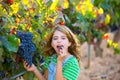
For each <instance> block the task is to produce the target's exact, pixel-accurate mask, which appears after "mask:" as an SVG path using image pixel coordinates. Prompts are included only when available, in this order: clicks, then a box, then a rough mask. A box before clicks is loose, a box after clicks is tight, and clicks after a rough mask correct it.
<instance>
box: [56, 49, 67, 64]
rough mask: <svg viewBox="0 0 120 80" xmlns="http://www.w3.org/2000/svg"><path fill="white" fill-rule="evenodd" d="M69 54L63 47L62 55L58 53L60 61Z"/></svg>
mask: <svg viewBox="0 0 120 80" xmlns="http://www.w3.org/2000/svg"><path fill="white" fill-rule="evenodd" d="M66 56H67V52H66V50H65V49H63V47H62V48H61V49H60V55H58V61H61V62H62V61H63V60H64V59H65V57H66Z"/></svg>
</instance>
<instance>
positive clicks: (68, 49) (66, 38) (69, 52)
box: [24, 25, 80, 80]
mask: <svg viewBox="0 0 120 80" xmlns="http://www.w3.org/2000/svg"><path fill="white" fill-rule="evenodd" d="M46 38H47V39H45V40H46V42H47V43H46V45H45V46H44V48H43V52H44V54H45V55H46V58H45V64H44V65H43V67H44V69H45V72H44V74H43V75H42V74H41V73H40V72H39V70H38V69H37V68H36V66H35V65H34V64H32V66H31V67H30V66H27V63H26V62H24V68H25V69H26V70H27V71H32V72H33V73H34V74H35V75H36V77H37V78H38V79H39V80H76V79H77V77H78V75H79V72H80V68H79V63H80V50H79V49H80V43H79V42H78V39H77V38H76V36H75V35H74V34H73V33H72V31H71V30H70V29H69V28H68V27H66V26H61V25H57V26H56V27H54V29H53V30H52V32H51V33H50V34H49V35H48V36H47V37H46Z"/></svg>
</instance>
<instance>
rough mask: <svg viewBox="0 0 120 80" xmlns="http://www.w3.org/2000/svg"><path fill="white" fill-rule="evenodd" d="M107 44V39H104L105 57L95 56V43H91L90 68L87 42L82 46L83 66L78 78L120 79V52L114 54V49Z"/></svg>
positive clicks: (91, 79)
mask: <svg viewBox="0 0 120 80" xmlns="http://www.w3.org/2000/svg"><path fill="white" fill-rule="evenodd" d="M111 36H112V35H111ZM119 44H120V40H119ZM106 45H107V44H106V41H105V40H103V41H102V44H101V48H102V49H103V57H95V52H94V50H93V47H94V45H91V63H90V67H89V68H87V61H88V60H87V43H84V44H83V45H82V46H81V49H82V66H81V73H80V75H79V77H78V80H120V54H117V55H115V54H113V50H112V49H110V48H107V47H106ZM119 47H120V45H119Z"/></svg>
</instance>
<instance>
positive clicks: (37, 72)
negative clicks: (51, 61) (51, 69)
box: [24, 62, 47, 80]
mask: <svg viewBox="0 0 120 80" xmlns="http://www.w3.org/2000/svg"><path fill="white" fill-rule="evenodd" d="M24 68H25V69H26V70H27V71H32V72H33V73H34V74H35V75H36V77H37V78H38V80H47V79H46V75H45V77H44V76H43V75H42V74H41V73H40V72H39V70H38V69H37V67H36V66H35V65H34V64H32V66H27V63H26V62H24ZM46 73H47V71H46V72H45V74H46Z"/></svg>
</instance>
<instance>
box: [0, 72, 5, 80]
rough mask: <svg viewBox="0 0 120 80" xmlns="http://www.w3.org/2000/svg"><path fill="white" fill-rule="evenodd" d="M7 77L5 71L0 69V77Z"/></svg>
mask: <svg viewBox="0 0 120 80" xmlns="http://www.w3.org/2000/svg"><path fill="white" fill-rule="evenodd" d="M4 77H5V73H4V71H0V79H1V78H4Z"/></svg>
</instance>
